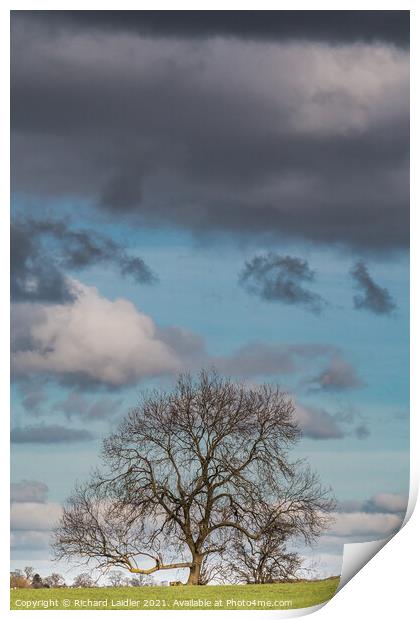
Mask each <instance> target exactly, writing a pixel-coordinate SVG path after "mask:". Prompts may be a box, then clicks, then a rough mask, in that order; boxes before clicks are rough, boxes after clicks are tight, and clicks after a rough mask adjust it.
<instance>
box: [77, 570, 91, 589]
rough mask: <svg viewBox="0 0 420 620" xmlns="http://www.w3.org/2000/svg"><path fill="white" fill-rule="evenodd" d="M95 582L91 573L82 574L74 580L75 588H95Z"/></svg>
mask: <svg viewBox="0 0 420 620" xmlns="http://www.w3.org/2000/svg"><path fill="white" fill-rule="evenodd" d="M94 587H95V582H94V580H93V579H92V577H91V576H90V575H89V573H80V574H79V575H77V576H76V577H75V578H74V581H73V588H94Z"/></svg>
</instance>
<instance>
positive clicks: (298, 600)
mask: <svg viewBox="0 0 420 620" xmlns="http://www.w3.org/2000/svg"><path fill="white" fill-rule="evenodd" d="M338 582H339V578H338V577H331V578H329V579H323V580H320V581H299V582H295V583H289V584H267V585H248V586H236V585H233V586H168V587H162V586H154V587H139V588H135V587H134V588H76V589H73V588H59V589H46V590H31V589H28V590H23V589H22V590H11V609H42V610H44V609H111V610H114V611H115V610H116V609H117V610H119V609H131V610H133V609H147V610H151V609H160V610H162V609H233V610H235V609H236V610H237V609H271V610H272V609H296V608H299V607H311V606H312V605H317V604H318V603H323V602H325V601H327V600H329V599H330V598H331V597H332V596H333V595H334V592H335V590H336V589H337V586H338Z"/></svg>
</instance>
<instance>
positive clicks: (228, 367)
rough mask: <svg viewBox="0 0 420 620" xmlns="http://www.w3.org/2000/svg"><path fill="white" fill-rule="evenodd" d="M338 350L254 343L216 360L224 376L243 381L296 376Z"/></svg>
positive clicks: (319, 346) (311, 345) (318, 345)
mask: <svg viewBox="0 0 420 620" xmlns="http://www.w3.org/2000/svg"><path fill="white" fill-rule="evenodd" d="M334 351H335V349H334V348H333V347H331V346H329V345H324V344H296V345H288V344H281V343H276V344H265V343H261V342H254V343H250V344H247V345H244V346H243V347H240V348H239V349H238V350H237V351H236V352H235V353H233V354H232V355H228V356H226V357H223V358H222V357H220V358H215V359H213V360H212V361H213V363H214V365H215V366H216V367H217V368H218V369H219V370H220V371H221V372H223V373H225V374H228V375H233V376H236V377H242V378H252V377H258V376H262V375H279V374H286V375H288V374H294V373H298V372H302V371H304V369H305V367H306V366H307V365H308V364H310V363H314V362H317V361H319V360H320V359H324V358H325V357H328V356H330V355H331V354H332V353H333V352H334Z"/></svg>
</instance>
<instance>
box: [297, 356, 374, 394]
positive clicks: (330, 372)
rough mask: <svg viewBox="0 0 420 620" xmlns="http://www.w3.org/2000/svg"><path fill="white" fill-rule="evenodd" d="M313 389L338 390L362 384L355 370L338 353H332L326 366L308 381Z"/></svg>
mask: <svg viewBox="0 0 420 620" xmlns="http://www.w3.org/2000/svg"><path fill="white" fill-rule="evenodd" d="M308 384H309V389H310V390H313V391H318V390H319V391H326V392H340V391H343V390H349V389H354V388H358V387H361V386H362V385H363V382H362V380H361V379H360V377H359V375H358V374H357V371H356V369H355V368H353V366H352V365H351V364H350V363H349V362H347V361H346V360H344V359H343V358H342V357H341V356H340V355H334V356H333V357H332V358H331V360H330V362H329V364H328V366H327V367H326V368H325V369H324V370H322V371H321V372H320V373H319V374H318V375H317V376H315V377H313V378H312V379H310V380H309V381H308Z"/></svg>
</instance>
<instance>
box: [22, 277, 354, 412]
mask: <svg viewBox="0 0 420 620" xmlns="http://www.w3.org/2000/svg"><path fill="white" fill-rule="evenodd" d="M75 291H76V293H75V294H76V295H77V298H76V301H75V302H74V303H73V304H71V305H70V306H48V305H47V306H40V305H39V304H15V305H14V306H13V313H12V337H13V338H16V342H15V341H14V340H12V369H13V376H14V378H15V380H16V381H19V382H20V383H22V382H23V384H24V383H25V382H29V383H30V384H31V385H32V384H33V381H34V380H35V378H38V381H39V378H40V377H41V379H42V378H43V377H50V378H51V379H55V380H56V381H59V382H64V383H66V384H67V385H77V386H79V388H83V387H85V388H86V387H93V386H95V387H99V386H106V387H109V388H113V389H118V388H121V387H123V386H126V385H132V384H135V383H138V382H139V381H141V380H142V379H144V378H146V377H160V376H173V375H175V374H178V373H179V372H183V371H188V370H192V371H196V370H197V369H198V368H201V367H211V366H214V367H215V368H217V370H218V371H219V372H221V373H223V374H226V375H230V376H232V377H236V378H239V379H252V378H257V377H264V376H275V377H277V378H279V377H282V376H283V375H291V376H294V377H299V376H301V377H302V376H304V375H305V374H311V375H313V374H314V368H319V365H320V364H322V365H323V366H325V364H327V367H328V365H331V360H332V359H334V358H336V357H337V356H340V357H342V356H341V355H340V352H339V350H338V349H337V348H336V347H333V346H331V345H328V344H324V343H319V344H312V343H304V344H302V343H301V344H288V343H281V342H279V343H272V344H268V343H263V342H251V343H249V344H246V345H244V346H242V347H240V348H239V349H237V350H235V351H233V352H232V353H230V354H226V355H223V356H214V355H211V354H210V353H209V352H208V351H207V348H206V343H205V341H204V340H203V338H201V337H200V336H199V335H198V334H195V333H193V332H191V331H189V330H187V329H183V328H181V327H177V326H167V327H159V326H157V325H155V324H154V322H153V319H152V318H151V317H149V316H147V315H145V314H144V313H142V312H141V311H140V310H139V309H138V308H136V307H135V306H134V304H132V303H131V302H129V301H127V300H123V299H119V300H115V301H111V300H109V299H106V298H105V297H102V296H101V295H99V293H98V292H97V291H96V290H95V289H92V288H89V287H85V286H83V285H81V284H80V283H79V284H77V283H75ZM22 306H23V307H22ZM63 308H65V311H63ZM32 310H33V312H32ZM21 322H23V327H22V326H20V323H21ZM108 325H109V326H110V328H109V329H107V328H106V326H108ZM104 326H105V327H104ZM116 329H117V330H118V333H119V341H118V342H116V341H115V338H114V336H113V334H114V333H115V330H116ZM92 330H93V331H92ZM96 331H97V334H96ZM95 334H96V335H95ZM78 343H80V346H79V345H78ZM75 349H76V350H77V351H79V352H80V355H79V354H77V355H76V354H75ZM69 352H71V355H70V354H69ZM343 364H345V362H344V360H343ZM30 380H31V381H30ZM31 382H32V383H31ZM117 405H118V401H117V400H112V399H111V400H109V401H107V403H105V402H102V401H101V402H100V403H99V404H97V406H96V407H95V408H94V409H92V404H91V403H88V402H87V400H86V399H84V398H83V399H82V397H81V396H80V395H77V394H74V395H73V396H71V397H69V399H68V401H65V402H64V404H63V403H61V405H60V406H61V409H62V410H63V411H64V413H66V414H67V415H73V414H77V413H78V414H79V415H81V416H82V417H83V416H87V417H92V416H93V417H98V415H100V410H101V408H102V409H103V414H104V412H105V411H106V412H108V410H109V408H111V409H113V408H114V407H117Z"/></svg>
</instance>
